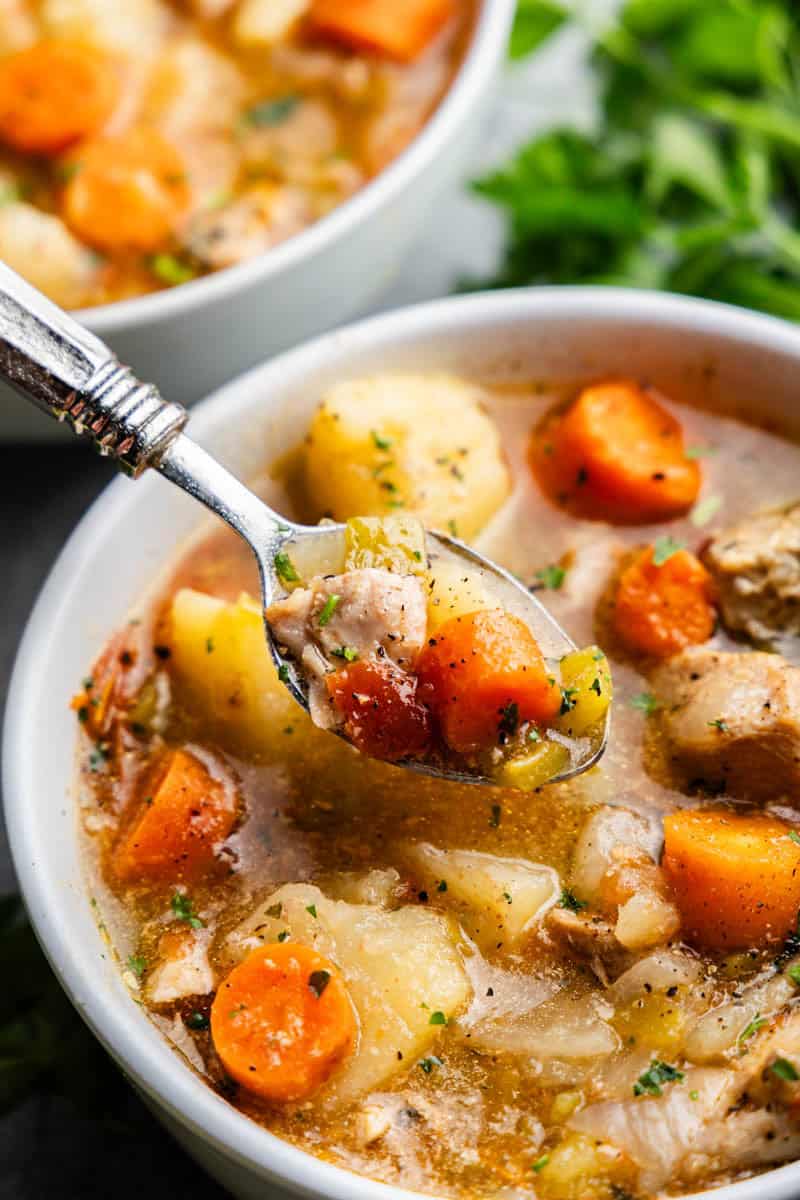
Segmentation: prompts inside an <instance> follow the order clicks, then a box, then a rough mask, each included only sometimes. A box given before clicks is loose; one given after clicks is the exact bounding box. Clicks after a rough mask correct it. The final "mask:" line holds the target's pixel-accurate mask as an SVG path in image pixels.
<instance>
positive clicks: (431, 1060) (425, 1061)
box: [419, 1054, 444, 1075]
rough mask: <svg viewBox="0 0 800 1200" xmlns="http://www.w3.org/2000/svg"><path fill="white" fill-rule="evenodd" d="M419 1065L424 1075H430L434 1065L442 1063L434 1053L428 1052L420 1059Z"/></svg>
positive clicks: (441, 1064)
mask: <svg viewBox="0 0 800 1200" xmlns="http://www.w3.org/2000/svg"><path fill="white" fill-rule="evenodd" d="M419 1066H420V1067H422V1070H423V1071H424V1072H425V1074H426V1075H430V1073H431V1071H432V1070H433V1068H434V1067H443V1066H444V1063H443V1062H442V1060H441V1059H440V1058H437V1057H436V1055H435V1054H429V1055H428V1057H427V1058H421V1059H420V1061H419Z"/></svg>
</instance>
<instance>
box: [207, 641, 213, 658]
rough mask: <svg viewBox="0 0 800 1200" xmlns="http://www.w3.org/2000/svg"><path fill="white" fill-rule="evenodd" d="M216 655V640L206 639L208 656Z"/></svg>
mask: <svg viewBox="0 0 800 1200" xmlns="http://www.w3.org/2000/svg"><path fill="white" fill-rule="evenodd" d="M213 653H214V639H213V638H206V654H213Z"/></svg>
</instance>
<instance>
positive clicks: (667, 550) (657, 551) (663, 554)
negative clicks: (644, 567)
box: [653, 534, 686, 567]
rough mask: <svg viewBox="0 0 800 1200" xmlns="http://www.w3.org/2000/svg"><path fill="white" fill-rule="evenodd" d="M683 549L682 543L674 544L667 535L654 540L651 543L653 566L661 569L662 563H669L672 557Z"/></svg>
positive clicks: (672, 539)
mask: <svg viewBox="0 0 800 1200" xmlns="http://www.w3.org/2000/svg"><path fill="white" fill-rule="evenodd" d="M685 549H686V547H685V545H684V543H683V542H676V541H675V539H674V538H671V537H670V536H669V534H665V535H664V537H658V538H656V540H655V542H654V543H653V566H654V567H663V565H664V563H666V562H669V560H670V559H671V558H672V557H673V555H675V554H678V553H680V551H681V550H685Z"/></svg>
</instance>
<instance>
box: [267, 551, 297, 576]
mask: <svg viewBox="0 0 800 1200" xmlns="http://www.w3.org/2000/svg"><path fill="white" fill-rule="evenodd" d="M272 561H273V563H274V564H275V574H276V575H277V576H278V578H279V579H281V580H283V582H284V583H299V582H300V576H299V575H298V573H297V570H296V569H295V565H294V563H293V562H292V560H291V559H290V558H289V555H288V554H287V553H286V551H285V550H279V551H278V553H277V554H276V555H275V557H274V559H273V560H272Z"/></svg>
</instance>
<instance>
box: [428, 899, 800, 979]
mask: <svg viewBox="0 0 800 1200" xmlns="http://www.w3.org/2000/svg"><path fill="white" fill-rule="evenodd" d="M436 890H437V892H446V891H447V880H446V879H440V880H439V882H438V884H437V885H436ZM798 969H800V968H798Z"/></svg>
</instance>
